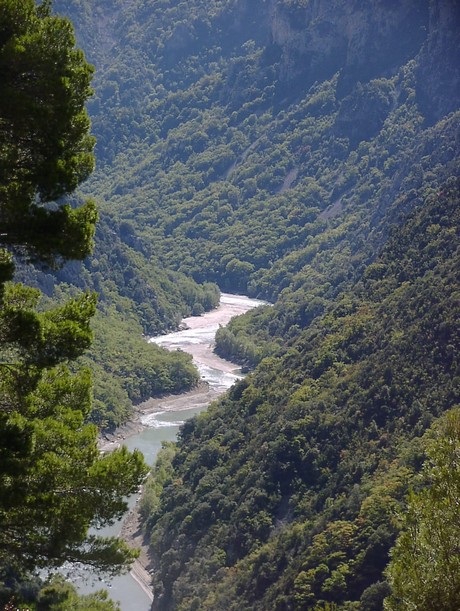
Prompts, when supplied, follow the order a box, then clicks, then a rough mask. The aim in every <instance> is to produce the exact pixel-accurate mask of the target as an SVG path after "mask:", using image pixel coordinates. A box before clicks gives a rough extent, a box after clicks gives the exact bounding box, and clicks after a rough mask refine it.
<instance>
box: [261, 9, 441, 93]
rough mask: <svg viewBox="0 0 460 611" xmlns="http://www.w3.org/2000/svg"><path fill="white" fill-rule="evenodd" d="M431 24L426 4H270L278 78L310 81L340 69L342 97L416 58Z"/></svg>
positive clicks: (291, 82)
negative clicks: (278, 50) (358, 83)
mask: <svg viewBox="0 0 460 611" xmlns="http://www.w3.org/2000/svg"><path fill="white" fill-rule="evenodd" d="M434 21H435V19H434ZM429 25H430V17H429V2H428V0H403V1H402V2H401V1H389V0H372V1H369V2H366V3H363V2H361V1H360V0H353V1H351V2H343V1H341V0H332V1H330V0H327V1H326V0H311V1H309V2H302V1H301V0H297V1H295V0H294V1H291V2H288V1H287V0H284V1H282V2H280V1H275V0H273V2H272V24H271V36H272V39H273V42H274V44H276V45H278V46H279V47H280V48H281V51H282V52H281V57H282V60H281V71H280V78H281V79H282V80H283V81H284V82H287V83H290V84H294V83H295V82H296V81H299V80H302V81H307V82H314V81H315V80H318V79H324V78H328V77H330V76H331V75H332V74H334V73H335V72H336V71H338V70H341V85H342V89H343V91H344V93H346V92H348V90H349V89H350V88H351V87H352V85H353V83H354V82H356V80H361V81H363V82H364V81H367V80H369V79H371V78H374V77H377V76H382V75H385V76H389V75H390V74H392V73H393V72H394V71H395V70H396V69H397V68H398V66H400V65H401V64H403V63H405V62H406V61H408V60H409V59H410V58H411V57H414V56H415V55H416V54H417V53H418V51H419V50H420V47H421V46H422V44H423V43H424V41H425V40H426V39H427V36H428V28H429Z"/></svg>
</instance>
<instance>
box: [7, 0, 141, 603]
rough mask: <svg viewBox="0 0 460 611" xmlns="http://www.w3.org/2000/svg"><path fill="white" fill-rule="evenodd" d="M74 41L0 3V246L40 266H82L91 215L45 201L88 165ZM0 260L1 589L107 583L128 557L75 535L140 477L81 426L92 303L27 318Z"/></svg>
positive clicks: (100, 519)
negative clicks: (57, 571) (43, 578)
mask: <svg viewBox="0 0 460 611" xmlns="http://www.w3.org/2000/svg"><path fill="white" fill-rule="evenodd" d="M74 42H75V41H74V37H73V29H72V26H71V24H70V22H69V21H67V20H64V19H60V18H57V17H53V16H51V14H50V10H49V3H47V2H45V3H44V4H43V5H42V6H40V7H37V6H36V5H35V4H34V3H33V2H32V1H29V0H20V1H19V2H18V1H16V0H15V1H14V2H12V1H11V0H0V72H1V73H2V79H0V80H1V85H0V86H1V88H2V95H1V96H0V97H1V101H0V222H1V232H2V233H1V241H2V243H3V244H5V245H7V246H8V247H9V248H11V249H12V250H13V252H14V253H16V254H18V255H20V256H22V255H24V253H28V255H32V256H33V257H34V258H37V259H38V260H39V261H43V262H48V263H52V264H54V263H56V261H60V260H63V259H66V258H68V257H69V256H75V257H77V258H83V257H84V256H86V255H87V254H88V253H89V252H90V250H91V247H92V236H93V233H94V223H95V220H96V218H95V217H96V210H95V207H94V204H93V203H88V204H86V205H85V206H82V207H80V208H77V209H72V208H71V207H70V206H68V205H65V204H63V205H61V204H62V201H60V202H59V203H56V202H53V201H52V200H54V199H55V198H60V197H61V196H63V195H66V194H67V193H69V192H70V191H72V190H73V189H74V188H75V187H76V186H77V185H78V184H79V183H80V182H81V181H82V180H84V179H85V178H86V177H87V175H88V173H89V171H90V170H91V168H92V164H93V156H92V148H93V144H94V142H93V138H92V136H90V135H89V119H88V116H87V113H86V111H85V109H84V102H85V100H86V98H87V96H88V95H89V93H90V89H89V80H90V76H91V68H90V66H89V65H88V64H87V63H86V61H85V59H84V56H83V53H82V52H81V51H79V50H76V49H74ZM41 229H45V231H44V232H41ZM0 261H1V262H0V266H1V274H0V409H1V411H0V456H1V459H2V460H1V472H0V575H1V579H2V581H3V580H5V581H6V582H7V581H8V578H9V576H12V578H13V579H18V580H19V578H22V577H23V576H25V577H27V575H28V574H32V573H34V572H36V571H37V570H38V569H42V568H54V567H58V566H61V565H62V564H63V563H64V562H66V561H75V562H86V563H88V564H90V565H93V566H94V567H95V570H101V571H106V572H108V573H110V574H115V573H117V572H120V571H122V570H125V569H126V568H127V567H128V566H129V565H130V563H131V562H132V560H133V558H134V557H135V556H136V552H134V551H133V550H131V549H129V548H128V546H127V545H126V544H125V543H124V542H122V541H120V540H119V539H117V538H103V537H94V536H90V537H88V536H87V533H88V529H89V527H90V526H91V525H95V526H102V525H104V524H110V523H112V522H113V521H114V520H115V519H117V518H119V517H120V516H121V515H122V514H123V513H124V512H125V511H126V502H125V497H126V496H127V495H129V494H131V493H133V492H134V491H135V490H136V489H137V488H138V486H139V483H140V482H141V481H142V478H143V476H144V474H145V470H146V467H145V464H144V461H143V457H142V455H141V454H140V453H139V452H138V451H135V452H133V453H129V452H128V451H127V450H126V448H124V447H123V448H121V449H119V450H117V451H115V452H113V453H112V454H111V455H109V456H102V455H101V454H100V452H99V450H98V446H97V436H98V431H97V428H96V427H95V426H94V425H92V424H87V420H88V416H89V414H90V412H91V407H92V386H91V375H90V373H89V371H88V370H87V369H83V368H81V369H79V370H77V371H76V372H74V373H72V372H71V371H70V362H72V361H74V360H75V359H77V358H78V357H80V356H81V355H82V354H83V353H84V352H85V350H87V348H88V347H89V345H90V343H91V339H92V332H91V329H90V319H91V317H92V316H93V315H94V313H95V309H96V297H95V295H94V294H91V293H89V292H87V293H83V294H80V295H79V296H77V297H74V298H72V299H70V300H68V301H67V302H65V303H64V304H62V305H61V306H56V305H54V307H51V308H46V309H44V310H42V311H39V310H38V306H39V301H40V297H41V294H40V291H39V290H38V289H35V288H30V287H28V286H25V285H23V284H13V283H12V282H11V280H12V279H13V273H14V265H13V258H12V256H11V254H9V253H8V252H7V251H6V249H5V248H2V249H0ZM10 589H11V586H10ZM67 598H68V600H69V606H70V605H71V604H73V603H72V602H71V601H70V599H71V598H73V599H74V602H75V603H77V598H76V597H75V596H74V595H73V594H69V596H67ZM91 601H93V602H94V606H93V607H92V608H106V609H107V608H111V607H112V608H113V606H112V605H109V604H105V602H104V599H103V597H102V598H101V597H100V596H99V595H98V596H96V597H93V598H92V599H91V598H90V599H89V600H87V601H86V602H87V605H86V608H89V606H90V605H91ZM5 602H6V601H5ZM8 602H10V601H8ZM80 602H81V604H82V605H83V602H84V601H80ZM99 603H101V604H99ZM11 604H13V603H11ZM78 604H80V603H78ZM50 608H52V607H50ZM60 608H65V605H64V606H61V607H60ZM73 608H77V606H74V607H73ZM80 608H85V607H84V606H81V607H80Z"/></svg>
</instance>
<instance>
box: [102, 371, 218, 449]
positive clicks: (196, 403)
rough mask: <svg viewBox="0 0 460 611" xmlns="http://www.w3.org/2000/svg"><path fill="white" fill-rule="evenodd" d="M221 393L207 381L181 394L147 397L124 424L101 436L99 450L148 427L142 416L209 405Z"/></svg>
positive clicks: (114, 444)
mask: <svg viewBox="0 0 460 611" xmlns="http://www.w3.org/2000/svg"><path fill="white" fill-rule="evenodd" d="M219 395H220V393H218V392H217V391H215V390H214V389H212V388H210V387H209V386H208V384H206V382H200V383H199V384H198V386H196V387H195V388H193V389H192V390H189V391H188V392H184V393H181V394H180V395H165V396H163V397H156V398H151V399H147V401H144V402H143V403H139V405H137V406H136V407H135V408H134V412H133V415H132V416H131V418H130V419H129V420H128V422H125V424H123V425H122V426H120V427H119V428H117V429H116V430H115V431H114V432H113V433H104V434H102V435H101V437H100V438H99V444H98V445H99V450H100V451H101V452H111V451H112V450H114V449H115V448H118V447H119V446H120V445H122V444H123V441H124V440H125V439H127V438H128V437H131V436H132V435H136V434H137V433H139V432H140V431H142V430H144V429H145V428H147V425H146V424H143V422H142V418H143V417H144V416H148V415H149V414H153V413H156V412H168V411H184V410H188V409H193V408H196V407H202V408H205V407H207V406H208V405H209V404H210V403H211V402H212V401H214V400H215V399H217V398H218V397H219Z"/></svg>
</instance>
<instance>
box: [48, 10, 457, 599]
mask: <svg viewBox="0 0 460 611" xmlns="http://www.w3.org/2000/svg"><path fill="white" fill-rule="evenodd" d="M54 8H55V10H56V11H58V12H62V13H65V14H68V15H69V16H70V17H71V18H72V19H73V20H74V22H75V24H76V30H77V35H78V36H79V40H80V44H82V45H83V46H84V48H85V50H86V52H87V53H88V56H89V58H90V60H91V61H92V62H93V63H94V64H95V66H96V76H95V78H94V81H93V85H94V88H95V95H94V97H93V99H92V101H91V102H90V105H89V111H90V114H91V117H92V122H93V130H94V132H95V134H96V136H97V140H98V143H97V146H96V156H97V160H98V162H97V163H98V166H97V168H96V172H95V174H94V175H93V177H92V178H91V179H90V180H89V181H87V182H86V183H85V184H84V185H83V186H82V187H81V193H82V194H83V195H85V194H88V193H91V195H92V196H94V197H96V198H97V200H98V202H99V206H100V211H101V217H102V222H101V225H100V233H99V242H98V246H97V251H96V253H95V256H94V257H93V258H92V259H90V260H87V261H86V262H85V263H84V264H83V267H82V269H81V270H80V272H81V275H82V277H83V278H85V282H87V283H88V286H90V287H92V286H95V287H96V288H97V290H98V291H100V292H101V295H102V300H103V303H104V301H106V302H107V304H108V305H107V309H109V310H110V308H115V310H116V312H117V314H116V315H117V316H118V317H125V318H128V319H129V318H132V319H133V320H134V319H135V320H136V324H137V325H141V326H143V327H144V329H145V330H149V329H151V330H156V331H158V330H162V329H165V328H166V327H167V326H168V325H172V324H174V321H176V322H177V319H178V316H177V313H178V312H181V311H184V309H186V308H189V309H193V308H195V311H197V312H199V311H200V309H201V308H203V307H209V306H211V305H212V296H213V295H214V298H215V292H213V291H215V289H213V288H212V285H209V284H207V285H205V287H204V288H199V286H200V285H198V284H196V283H204V282H207V283H209V282H214V283H217V284H218V285H219V287H220V288H222V289H226V290H230V291H235V292H238V291H240V292H247V293H249V294H250V295H253V296H260V297H263V298H265V299H268V300H269V301H271V302H272V303H273V306H272V307H267V308H265V309H259V310H256V311H254V312H250V313H248V314H246V315H245V316H243V317H241V318H239V319H237V320H235V321H234V323H232V324H231V325H230V327H229V328H228V329H224V330H221V331H220V333H219V336H218V346H217V347H218V351H219V353H220V354H223V355H225V356H231V357H232V358H234V359H237V360H239V361H240V362H241V363H242V364H244V365H249V366H251V367H254V368H255V369H254V372H253V374H252V375H250V376H249V377H248V378H247V379H246V380H245V381H243V382H241V383H240V384H238V385H236V386H235V387H234V388H233V389H232V390H231V391H230V393H229V395H228V396H227V397H226V398H225V399H223V400H222V401H221V402H220V403H219V404H217V405H214V406H213V407H212V408H211V409H210V411H209V413H207V414H205V415H202V416H200V417H198V418H196V419H194V420H192V421H191V422H190V423H188V424H187V425H185V427H184V428H183V430H182V433H181V436H180V441H179V444H178V447H177V452H176V454H175V456H174V457H171V454H173V452H172V451H171V449H168V452H167V456H166V457H163V462H166V463H167V462H168V460H169V461H170V463H171V464H170V465H169V466H168V467H167V468H162V469H161V470H159V471H158V473H159V475H158V477H157V481H156V483H154V484H153V487H152V490H153V492H151V494H150V495H149V499H150V500H149V501H148V502H147V503H146V504H145V506H144V515H145V523H146V528H147V529H148V531H149V532H150V533H151V536H152V550H153V554H154V555H155V558H156V569H157V572H156V576H155V592H156V598H155V603H154V606H155V608H156V609H184V610H188V609H210V610H211V609H212V610H215V609H225V610H228V609H247V610H253V609H260V610H266V609H279V610H281V609H286V610H287V609H299V610H300V609H309V608H311V609H314V608H318V609H325V608H336V607H334V605H337V608H341V609H363V610H369V611H370V610H374V609H375V610H377V609H382V605H383V599H384V598H385V597H386V596H388V595H389V593H390V583H391V584H392V587H394V593H393V594H394V595H393V598H392V600H393V602H392V603H391V604H393V607H392V608H401V609H402V608H405V607H404V606H401V605H402V603H401V602H398V601H400V600H402V599H403V598H404V596H405V594H403V593H402V590H401V589H399V590H398V588H400V580H399V581H398V579H397V578H395V577H394V575H395V573H394V572H393V574H391V571H395V572H397V561H395V565H394V567H396V568H393V569H390V573H389V576H388V578H387V575H386V574H385V573H384V571H385V567H386V566H387V564H388V561H389V554H390V550H391V548H392V546H393V544H394V542H395V540H396V537H397V535H398V532H399V530H400V528H401V523H400V522H399V521H398V519H397V516H398V512H402V513H404V511H405V495H406V493H407V491H408V487H409V485H410V484H411V482H416V484H417V486H421V484H420V482H419V480H418V479H417V477H416V474H417V473H418V472H419V471H420V469H421V466H422V464H423V462H424V458H425V448H428V455H429V456H430V457H432V456H436V455H439V454H442V452H441V451H440V450H433V449H432V447H431V445H430V444H431V442H430V441H429V438H430V436H433V435H436V434H438V435H440V436H441V441H440V442H439V443H440V446H442V443H443V442H442V435H443V434H444V433H442V431H445V430H446V426H447V425H444V424H442V423H443V422H444V420H441V421H440V422H439V423H438V418H441V417H442V414H443V413H444V412H446V411H447V410H450V409H452V408H453V407H454V406H455V405H456V404H457V403H458V380H459V377H458V360H457V359H458V348H459V346H458V322H457V321H458V315H459V301H458V268H459V267H458V265H459V261H458V246H459V235H458V221H459V219H458V200H459V184H458V176H459V150H460V144H459V118H460V110H459V109H460V104H459V102H460V62H459V61H458V53H459V48H460V8H459V5H458V3H457V2H455V1H454V0H403V1H401V2H380V1H378V0H371V1H369V2H368V3H365V5H363V3H362V2H360V1H358V0H352V1H351V2H345V1H343V0H332V1H331V2H326V1H323V0H318V1H315V2H313V1H310V0H220V1H219V2H212V3H210V2H205V1H204V0H191V1H189V2H172V1H171V0H158V1H156V2H152V3H145V2H140V1H139V2H137V1H133V2H123V1H121V0H111V1H110V2H104V3H103V5H102V4H101V3H98V2H95V1H93V0H66V1H64V0H56V1H55V3H54ZM96 237H97V236H96ZM62 274H63V275H62V276H61V279H62V280H64V281H65V282H67V283H69V284H72V283H73V282H74V280H73V278H72V271H71V270H69V269H67V271H66V270H64V271H63V272H62ZM106 297H110V299H108V298H107V299H105V298H106ZM184 304H185V305H184ZM174 313H176V317H174ZM139 321H140V322H139ZM101 324H102V323H101ZM452 419H455V416H452ZM430 427H432V429H431V428H430ZM428 429H430V430H431V432H430V433H427V431H428ZM433 431H434V432H433ZM436 431H437V433H436ZM440 431H441V432H440ZM453 443H458V439H457V441H454V442H453ZM430 448H431V449H430ZM171 461H172V462H171ZM456 468H458V466H457V467H456ZM428 471H429V468H428V466H427V467H426V472H428ZM165 474H166V475H165ZM428 479H429V478H428ZM414 485H415V484H414ZM158 495H159V496H158ZM423 498H424V497H423V495H422V496H421V497H420V499H422V500H421V501H420V502H424V501H423ZM425 501H426V499H425ZM417 502H418V501H417ZM149 503H151V506H150V509H149ZM414 503H415V501H414ZM149 514H150V515H149ZM427 515H428V514H427ZM450 522H451V520H450ZM450 522H449V520H446V523H447V524H449V523H450ZM402 540H403V541H404V539H402ZM401 545H403V544H401ZM403 555H404V554H403V552H401V553H400V556H399V557H400V558H401V557H403ZM411 561H412V562H415V560H414V558H412V559H411ZM454 582H455V580H454ZM398 584H399V585H398ZM454 585H455V584H454ZM457 586H458V581H457ZM416 589H417V588H415V590H416ZM413 590H414V589H413ZM457 592H458V590H457ZM398 596H399V597H401V598H398ZM449 596H450V595H449ZM449 596H446V598H445V599H443V600H446V601H452V600H456V601H457V602H458V595H457V599H455V594H454V599H452V597H449ZM425 600H428V599H425ZM388 604H390V603H388ZM423 604H426V603H423ZM442 604H443V605H444V607H443V608H444V609H450V608H454V607H452V606H451V607H449V604H451V602H447V603H442ZM328 605H329V607H328ZM398 605H400V607H398ZM457 606H458V605H457ZM417 608H420V609H422V608H423V605H422V606H419V607H417Z"/></svg>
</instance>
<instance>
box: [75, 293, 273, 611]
mask: <svg viewBox="0 0 460 611" xmlns="http://www.w3.org/2000/svg"><path fill="white" fill-rule="evenodd" d="M264 303H265V302H263V301H260V300H257V299H250V298H249V297H245V296H241V295H230V294H228V293H222V295H221V300H220V305H219V307H218V308H216V309H215V310H212V311H211V312H207V313H205V314H203V315H202V316H192V317H189V318H185V319H184V320H183V321H182V326H184V327H186V328H185V329H184V330H182V331H177V332H175V333H169V334H167V335H162V336H159V337H153V338H150V340H149V341H150V342H154V343H156V344H158V345H159V346H162V347H164V348H167V349H168V350H183V351H184V352H188V353H189V354H191V355H192V356H193V361H194V363H195V365H196V366H197V368H198V370H199V371H200V375H201V379H202V381H203V382H206V385H205V384H203V385H202V386H201V387H200V388H199V389H196V390H195V391H192V392H190V393H184V395H177V396H169V397H166V398H161V399H151V400H150V401H147V402H145V403H144V404H143V405H142V406H140V410H141V415H140V420H141V422H142V424H143V425H144V426H145V427H146V428H145V429H144V430H142V431H140V432H137V433H135V434H133V435H130V436H129V437H127V438H126V439H124V440H123V444H124V445H126V446H127V447H128V448H129V449H130V450H133V449H134V448H138V449H139V450H141V452H142V453H143V454H144V457H145V460H146V462H147V463H148V464H150V465H152V464H153V462H154V460H155V457H156V455H157V453H158V451H159V450H160V449H161V444H162V442H163V441H174V440H175V439H176V436H177V433H178V431H179V427H180V425H181V424H183V422H184V421H185V420H187V419H188V418H191V417H192V416H194V415H196V414H198V413H199V412H200V411H202V410H204V409H206V407H207V406H208V405H209V403H210V402H211V401H212V400H214V399H216V398H217V397H218V396H219V395H221V394H222V393H224V392H225V391H226V390H227V389H228V388H230V386H231V385H232V384H233V383H234V382H235V381H236V380H238V379H240V378H242V377H243V376H242V375H241V373H240V371H239V368H238V365H235V364H234V363H230V362H229V361H226V360H224V359H221V358H220V357H219V356H217V355H216V354H214V352H213V345H214V337H215V334H216V331H217V330H218V328H219V326H225V325H226V324H227V323H228V322H229V321H230V319H231V318H233V317H234V316H237V315H238V314H243V313H244V312H247V311H248V310H250V309H252V308H255V307H258V306H260V305H263V304H264ZM136 501H137V498H136V496H133V497H131V498H130V499H129V506H130V508H132V507H133V506H134V505H135V503H136ZM120 530H121V521H120V522H117V523H116V524H114V525H113V526H111V527H109V528H105V529H103V530H101V531H99V534H101V535H105V536H114V535H119V533H120ZM72 581H76V577H75V575H73V576H72ZM77 585H78V589H79V591H80V592H81V593H88V592H93V591H94V590H96V589H101V588H107V589H108V590H109V593H110V597H111V598H112V599H113V600H115V601H118V602H119V603H120V607H121V609H122V611H149V609H150V607H151V604H152V598H151V594H150V592H147V591H146V588H145V586H142V584H141V583H139V582H138V581H137V580H136V578H135V575H134V574H132V573H129V574H128V575H122V576H120V577H115V578H113V579H111V580H110V581H107V582H105V581H99V580H97V579H96V580H95V579H91V578H90V579H88V576H87V575H85V576H83V575H82V577H81V580H80V581H78V582H77Z"/></svg>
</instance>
